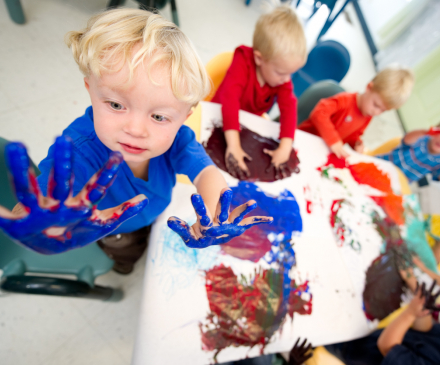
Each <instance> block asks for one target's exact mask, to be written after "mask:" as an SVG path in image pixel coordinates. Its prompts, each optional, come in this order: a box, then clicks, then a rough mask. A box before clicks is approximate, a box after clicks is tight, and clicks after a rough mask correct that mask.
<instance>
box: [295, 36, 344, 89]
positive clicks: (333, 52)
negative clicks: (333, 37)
mask: <svg viewBox="0 0 440 365" xmlns="http://www.w3.org/2000/svg"><path fill="white" fill-rule="evenodd" d="M349 68H350V54H349V53H348V51H347V49H346V48H345V47H344V46H343V45H342V44H340V43H338V42H336V41H322V42H318V44H317V45H316V46H315V47H314V48H313V49H312V50H311V52H310V53H309V55H308V57H307V63H306V64H305V65H304V67H303V68H302V69H300V70H298V71H297V72H295V73H294V74H293V75H292V82H293V85H294V92H295V95H296V96H297V97H299V96H301V94H302V93H303V92H304V91H305V90H306V89H307V88H308V87H309V86H310V85H312V84H314V83H315V82H318V81H321V80H333V81H336V82H340V81H341V80H342V79H343V78H344V76H345V75H346V74H347V72H348V69H349Z"/></svg>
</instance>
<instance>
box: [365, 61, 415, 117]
mask: <svg viewBox="0 0 440 365" xmlns="http://www.w3.org/2000/svg"><path fill="white" fill-rule="evenodd" d="M371 82H372V83H373V85H372V88H371V90H372V91H375V92H377V93H378V94H379V96H380V97H381V99H382V101H383V102H384V103H385V105H386V106H387V107H388V108H389V109H396V108H399V107H401V106H402V105H403V104H404V103H405V102H406V101H407V100H408V98H409V96H410V95H411V91H412V88H413V86H414V74H413V73H412V71H411V70H410V69H408V68H405V67H402V66H400V65H390V66H388V67H387V68H385V69H383V70H382V71H380V72H379V73H378V74H377V75H376V76H375V77H374V79H373V80H372V81H371Z"/></svg>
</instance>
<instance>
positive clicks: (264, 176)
mask: <svg viewBox="0 0 440 365" xmlns="http://www.w3.org/2000/svg"><path fill="white" fill-rule="evenodd" d="M240 140H241V146H242V148H243V150H244V151H245V152H246V153H247V154H248V155H249V156H251V158H252V161H246V162H247V166H248V169H249V172H250V176H248V177H246V178H245V179H243V178H240V180H247V181H265V182H272V181H275V180H279V179H276V175H277V173H276V171H275V169H273V168H270V169H268V167H269V166H270V165H271V157H270V156H269V155H267V154H265V153H264V152H263V150H264V149H268V150H275V149H277V148H278V145H279V143H278V142H276V141H275V140H273V139H270V138H266V137H263V136H260V135H259V134H257V133H255V132H252V131H251V130H249V129H247V128H246V127H244V126H241V132H240ZM204 147H205V149H206V152H207V153H208V155H209V156H210V157H211V158H212V160H213V161H214V163H215V164H216V165H217V167H219V168H220V169H222V170H223V171H225V172H228V169H227V167H226V162H225V153H226V140H225V135H224V133H223V130H222V128H221V127H215V128H214V129H213V131H212V134H211V136H210V137H209V139H208V141H207V142H205V143H204ZM298 165H299V159H298V156H297V155H296V152H295V150H293V149H292V152H291V154H290V159H289V161H288V162H287V167H288V168H287V169H285V170H284V171H285V172H286V176H285V177H290V176H291V175H292V173H291V172H290V171H294V172H296V173H298V172H299V168H298ZM228 173H229V172H228ZM277 177H278V175H277ZM281 178H283V177H281Z"/></svg>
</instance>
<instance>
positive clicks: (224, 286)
mask: <svg viewBox="0 0 440 365" xmlns="http://www.w3.org/2000/svg"><path fill="white" fill-rule="evenodd" d="M205 280H206V284H205V287H206V294H207V297H208V301H209V308H210V313H209V314H208V315H207V317H206V321H205V323H203V324H202V323H200V325H199V327H200V332H201V335H202V348H203V350H205V351H215V353H214V361H215V362H216V363H217V356H218V354H219V353H220V351H222V350H223V349H225V348H227V347H229V346H234V347H238V346H247V347H254V346H257V345H259V346H261V353H263V350H264V347H265V346H266V345H267V343H268V342H269V341H270V339H271V337H272V336H273V334H274V333H275V332H276V331H278V330H279V329H280V327H281V326H282V324H283V323H284V321H285V320H286V316H287V315H290V316H291V318H293V314H294V313H299V314H303V315H308V314H311V313H312V295H310V298H309V300H307V301H306V300H304V299H302V298H301V294H302V293H303V292H305V291H307V287H308V282H305V283H304V284H301V285H296V284H295V282H294V281H292V284H291V285H292V290H291V291H290V296H289V298H287V301H286V302H287V305H283V300H282V299H283V298H282V296H283V274H282V273H279V272H277V271H275V270H273V269H269V270H261V271H259V272H255V275H254V276H253V278H249V280H246V279H245V278H242V279H241V280H240V281H239V280H238V278H237V275H235V273H234V272H233V271H232V269H231V268H230V267H226V266H224V265H223V264H221V265H219V266H215V267H214V268H212V269H209V270H207V271H206V277H205Z"/></svg>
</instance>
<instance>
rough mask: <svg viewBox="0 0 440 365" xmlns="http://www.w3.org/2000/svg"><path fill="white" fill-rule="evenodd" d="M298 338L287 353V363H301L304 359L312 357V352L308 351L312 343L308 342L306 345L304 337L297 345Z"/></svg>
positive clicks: (291, 364)
mask: <svg viewBox="0 0 440 365" xmlns="http://www.w3.org/2000/svg"><path fill="white" fill-rule="evenodd" d="M299 341H300V338H298V339H297V340H296V343H295V345H294V346H293V348H292V350H290V355H289V365H300V364H303V363H304V362H305V361H307V360H308V359H310V358H311V357H312V352H311V351H310V350H311V349H312V344H311V343H309V344H308V345H307V346H306V343H307V339H306V338H305V339H304V341H303V342H302V344H301V345H299Z"/></svg>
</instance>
